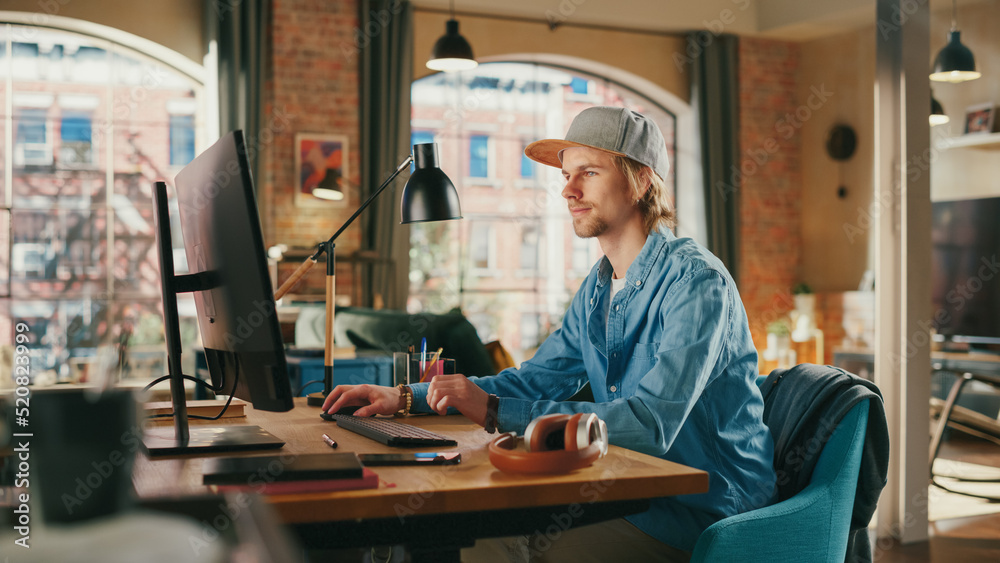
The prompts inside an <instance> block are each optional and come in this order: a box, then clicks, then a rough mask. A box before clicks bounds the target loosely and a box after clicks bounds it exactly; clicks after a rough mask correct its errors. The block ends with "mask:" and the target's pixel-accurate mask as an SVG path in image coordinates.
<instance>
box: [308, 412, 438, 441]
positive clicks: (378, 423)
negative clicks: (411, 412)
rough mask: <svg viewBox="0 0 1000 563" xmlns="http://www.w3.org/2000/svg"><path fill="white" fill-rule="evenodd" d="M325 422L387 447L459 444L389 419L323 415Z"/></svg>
mask: <svg viewBox="0 0 1000 563" xmlns="http://www.w3.org/2000/svg"><path fill="white" fill-rule="evenodd" d="M321 416H322V417H323V419H324V420H334V421H336V422H337V426H340V427H341V428H343V429H344V430H350V431H351V432H354V433H356V434H361V435H362V436H365V437H366V438H371V439H372V440H375V441H376V442H381V443H383V444H385V445H387V446H397V447H398V446H457V445H458V442H456V441H455V440H452V439H451V438H448V437H447V436H442V435H440V434H435V433H433V432H429V431H427V430H424V429H423V428H418V427H416V426H412V425H410V424H403V423H400V422H396V421H395V420H392V419H389V418H369V417H362V416H353V415H349V414H323V415H321Z"/></svg>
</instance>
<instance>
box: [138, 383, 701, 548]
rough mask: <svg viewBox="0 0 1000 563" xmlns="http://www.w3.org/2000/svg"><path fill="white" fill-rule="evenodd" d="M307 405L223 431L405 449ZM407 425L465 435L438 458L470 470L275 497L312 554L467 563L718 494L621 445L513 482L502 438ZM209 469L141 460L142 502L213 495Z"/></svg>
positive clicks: (312, 449) (475, 430) (409, 474)
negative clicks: (497, 441) (395, 554)
mask: <svg viewBox="0 0 1000 563" xmlns="http://www.w3.org/2000/svg"><path fill="white" fill-rule="evenodd" d="M295 401H296V408H295V409H294V410H292V411H290V412H287V413H268V412H263V411H254V410H253V409H249V408H248V409H247V413H248V414H247V418H246V420H241V419H226V420H223V421H214V423H222V424H246V423H252V424H259V425H260V426H262V427H263V428H265V429H266V430H268V431H269V432H271V433H272V434H274V435H276V436H278V437H280V438H282V439H283V440H285V441H286V445H285V447H284V448H282V449H281V450H272V451H271V452H261V454H259V455H264V454H269V455H275V454H281V455H289V456H294V455H298V454H306V453H326V452H329V451H330V449H329V448H328V447H327V446H326V445H325V444H324V443H323V441H322V440H321V438H320V436H321V435H322V434H323V433H327V434H329V435H330V436H331V437H332V438H334V439H335V440H336V441H337V442H338V443H339V444H340V447H339V448H338V449H337V451H340V452H345V451H354V452H357V453H366V452H391V451H397V452H398V451H400V449H399V448H389V447H387V446H383V445H382V444H379V443H377V442H375V441H373V440H370V439H368V438H365V437H363V436H360V435H357V434H354V433H353V432H349V431H346V430H342V429H341V428H339V427H338V426H337V425H336V424H335V423H332V422H325V421H323V420H321V419H320V418H319V410H318V409H317V408H313V407H307V406H305V399H302V398H296V399H295ZM200 422H201V421H192V424H197V423H200ZM406 422H408V423H411V424H414V425H417V426H421V427H424V428H427V429H428V430H431V431H433V432H438V433H440V434H444V435H447V436H450V437H452V438H454V439H455V440H456V441H458V444H459V445H458V446H455V447H450V448H430V449H434V450H441V451H445V450H452V451H453V450H458V451H460V452H462V463H461V464H459V465H455V466H434V467H377V468H374V470H375V472H376V473H377V474H378V476H379V479H380V484H379V487H378V488H377V489H367V490H356V491H338V492H329V493H311V494H294V495H272V496H269V497H268V501H269V502H270V504H271V505H272V506H273V507H274V508H275V510H276V511H277V513H278V514H279V516H280V518H281V519H282V520H284V521H285V522H286V523H288V524H291V525H292V529H293V531H294V532H295V533H296V534H297V535H298V537H299V538H300V539H301V540H302V541H303V542H304V543H306V544H307V545H309V546H310V547H331V548H332V547H362V546H367V545H388V544H396V543H405V544H407V545H408V546H409V547H410V548H411V551H412V553H413V554H414V556H416V557H418V558H419V555H420V554H421V553H427V552H436V553H435V554H434V556H435V557H440V556H441V551H442V550H444V551H445V552H447V553H449V554H451V555H450V557H454V558H456V559H457V555H458V549H460V548H462V547H466V546H471V545H472V543H474V541H475V539H476V538H483V537H497V536H505V535H512V534H519V533H520V534H526V533H531V532H533V531H535V530H545V529H546V528H547V527H549V526H551V525H553V524H555V525H558V526H561V527H562V528H563V529H565V528H567V527H570V526H578V525H584V524H590V523H594V522H600V521H602V520H607V519H610V518H617V517H620V516H625V515H628V514H632V513H636V512H641V511H643V510H646V509H647V508H648V506H649V499H651V498H655V497H661V496H670V495H679V494H692V493H702V492H705V491H707V490H708V474H707V473H705V472H704V471H700V470H696V469H692V468H689V467H685V466H682V465H678V464H675V463H671V462H669V461H664V460H662V459H659V458H655V457H652V456H648V455H644V454H640V453H637V452H633V451H631V450H626V449H622V448H618V447H615V446H612V447H611V448H610V451H609V453H608V456H607V457H605V458H603V459H600V460H598V461H597V462H596V463H595V464H594V465H593V466H591V467H588V468H585V469H582V470H579V471H575V472H573V473H571V474H569V475H555V476H518V475H509V474H505V473H502V472H500V471H499V470H497V469H496V468H494V467H493V465H492V464H491V463H490V461H489V456H488V452H487V449H486V446H487V444H488V443H489V441H490V439H491V438H492V437H493V436H494V435H490V434H487V433H486V432H484V431H483V429H482V428H480V427H478V426H476V425H474V424H472V423H470V422H469V421H468V420H467V419H465V418H464V417H462V416H447V417H441V416H436V415H430V416H413V417H409V418H408V419H406ZM426 450H427V449H425V451H426ZM253 455H258V454H253ZM204 461H205V458H196V457H175V458H157V459H155V460H150V459H147V458H145V457H143V456H140V457H139V459H138V460H137V462H136V470H135V477H134V481H135V486H136V490H137V492H138V494H139V496H140V497H142V498H155V497H160V496H174V495H178V494H181V495H195V494H204V493H205V492H206V491H207V490H208V488H207V487H205V486H204V485H202V484H201V476H202V467H203V464H204Z"/></svg>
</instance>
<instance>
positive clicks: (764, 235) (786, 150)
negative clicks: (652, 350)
mask: <svg viewBox="0 0 1000 563" xmlns="http://www.w3.org/2000/svg"><path fill="white" fill-rule="evenodd" d="M798 66H799V49H798V46H797V45H796V44H795V43H789V42H783V41H773V40H766V39H756V38H750V37H742V38H740V47H739V80H740V90H739V95H740V148H741V151H740V152H741V160H740V164H739V165H740V174H741V176H742V178H741V179H742V191H741V202H740V221H741V226H740V240H741V243H740V246H741V249H740V262H741V265H740V293H741V296H742V297H743V304H744V306H745V307H746V310H747V315H748V316H749V319H750V331H751V333H752V334H753V339H754V344H755V345H756V346H757V349H758V350H762V349H763V348H764V346H765V340H766V329H767V325H768V323H770V322H772V321H774V320H776V319H778V318H782V317H785V316H786V315H787V313H788V311H789V310H791V309H792V307H793V305H794V303H793V300H792V297H791V294H790V291H791V288H792V287H793V286H794V285H795V284H796V283H797V282H798V281H799V280H800V272H801V263H802V256H801V255H802V236H801V228H800V227H801V213H802V210H801V189H802V176H801V166H800V162H801V146H800V144H801V143H800V135H799V130H798V128H799V127H800V126H801V123H800V121H799V120H798V119H796V117H795V113H796V109H797V108H798V107H799V105H800V104H799V102H798V101H797V99H796V80H795V75H796V71H797V70H798Z"/></svg>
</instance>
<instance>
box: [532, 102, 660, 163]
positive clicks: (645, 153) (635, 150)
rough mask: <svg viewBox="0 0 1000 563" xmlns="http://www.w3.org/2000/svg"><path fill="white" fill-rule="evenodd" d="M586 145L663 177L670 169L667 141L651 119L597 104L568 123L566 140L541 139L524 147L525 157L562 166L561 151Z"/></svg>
mask: <svg viewBox="0 0 1000 563" xmlns="http://www.w3.org/2000/svg"><path fill="white" fill-rule="evenodd" d="M570 147H590V148H592V149H599V150H602V151H605V152H609V153H611V154H616V155H620V156H627V157H629V158H631V159H632V160H635V161H636V162H638V163H639V164H645V165H646V166H648V167H650V168H652V169H653V172H656V174H657V175H658V176H659V177H660V178H662V179H664V180H666V178H667V172H669V171H670V161H669V159H668V158H667V144H666V142H665V141H664V140H663V134H662V133H660V128H659V127H657V126H656V123H653V120H652V119H650V118H648V117H646V116H645V115H642V114H641V113H638V112H635V111H632V110H630V109H625V108H619V107H611V106H598V107H592V108H587V109H585V110H583V111H581V112H580V114H579V115H577V116H576V118H575V119H574V120H573V123H571V124H570V126H569V131H567V132H566V139H565V140H564V139H542V140H541V141H535V142H534V143H531V144H530V145H528V146H527V147H525V149H524V154H525V155H527V157H528V158H530V159H531V160H534V161H536V162H541V163H542V164H547V165H549V166H555V167H556V168H562V151H563V150H564V149H568V148H570Z"/></svg>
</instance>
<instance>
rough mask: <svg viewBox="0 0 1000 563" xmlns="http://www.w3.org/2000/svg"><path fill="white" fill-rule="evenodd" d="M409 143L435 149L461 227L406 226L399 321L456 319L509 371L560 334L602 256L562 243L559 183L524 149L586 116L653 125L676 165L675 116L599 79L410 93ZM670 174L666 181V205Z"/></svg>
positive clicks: (565, 229)
mask: <svg viewBox="0 0 1000 563" xmlns="http://www.w3.org/2000/svg"><path fill="white" fill-rule="evenodd" d="M411 99H412V118H411V129H412V137H413V139H412V141H413V142H414V143H419V142H430V141H434V142H437V143H438V145H439V149H440V154H441V167H442V169H443V170H444V171H445V172H446V173H447V174H448V175H449V177H451V179H452V180H453V181H454V182H455V184H456V187H457V188H458V190H459V197H460V198H461V201H462V214H463V216H464V220H462V221H454V222H442V223H425V224H418V225H414V226H413V227H412V229H411V245H410V298H409V302H408V309H409V310H410V311H411V312H416V311H419V310H424V311H430V312H443V311H446V310H448V309H450V308H453V307H460V308H461V309H462V311H463V312H464V313H465V314H466V316H467V317H468V318H469V320H470V321H471V322H472V323H473V324H474V325H475V326H476V329H477V330H478V331H479V335H480V337H481V338H482V339H483V340H484V341H486V340H493V339H498V340H500V341H501V342H503V344H504V346H505V347H507V348H508V349H510V350H511V352H512V353H513V354H514V356H515V358H516V359H518V360H520V359H522V358H523V357H525V356H527V355H528V354H530V350H531V349H533V348H535V347H537V346H538V344H539V343H540V342H541V341H542V340H544V338H545V337H546V336H547V335H548V333H550V332H551V331H552V330H554V329H555V328H556V327H558V325H559V324H560V323H561V320H562V315H563V313H564V312H565V310H566V307H567V306H568V303H569V300H570V299H571V298H572V296H573V294H574V293H575V291H576V289H577V288H578V287H579V285H580V283H582V281H583V279H584V278H585V277H586V276H587V274H588V273H589V271H590V269H591V267H592V266H593V265H594V263H595V262H596V260H597V259H598V258H599V257H600V256H601V252H600V248H599V247H598V245H597V241H596V239H579V238H577V237H576V236H575V235H574V233H573V228H572V223H571V221H570V217H569V214H568V213H567V211H566V202H565V201H564V200H563V198H562V196H561V195H560V193H561V191H562V189H563V186H564V184H565V182H564V181H563V179H562V176H561V174H560V171H559V170H557V169H555V168H552V167H548V166H543V165H540V164H537V163H535V162H534V161H532V160H530V159H528V158H527V157H525V156H524V147H525V146H526V145H527V144H528V143H530V142H532V141H535V140H538V139H543V138H562V137H563V136H564V135H565V132H566V129H567V128H568V127H569V124H570V122H571V121H572V120H573V118H574V117H575V116H576V115H577V114H578V113H580V112H581V111H582V110H584V109H586V108H588V107H592V106H596V105H612V106H623V107H628V108H631V109H634V110H636V111H639V112H641V113H644V114H646V115H649V116H650V117H652V118H653V119H654V120H655V121H656V122H657V124H658V125H659V127H660V129H661V131H662V132H663V135H664V137H665V140H666V144H667V150H668V152H669V154H670V159H671V163H672V164H673V163H674V162H675V161H676V159H675V158H674V156H675V154H676V139H677V124H678V120H677V116H676V115H675V113H674V112H672V111H670V110H668V108H666V107H664V105H662V104H660V103H657V102H656V101H654V100H652V99H650V98H649V97H647V96H644V95H643V94H641V93H640V92H637V91H636V90H634V89H632V88H630V87H628V86H626V85H624V84H622V83H620V82H616V81H613V80H611V79H609V78H608V77H606V76H605V77H601V76H596V75H594V74H589V73H587V72H584V71H581V70H578V69H575V68H569V67H567V66H557V65H553V64H541V63H539V62H487V63H483V64H480V65H479V66H478V67H477V68H476V69H474V70H471V71H467V72H462V73H456V74H443V73H442V74H434V75H431V76H427V77H425V78H422V79H420V80H417V81H415V82H414V83H413V87H412V89H411ZM676 170H677V167H676V166H675V165H672V167H671V177H669V178H666V181H667V186H668V189H669V190H670V193H671V195H672V196H673V194H674V186H675V185H676V183H677V176H676V174H677V172H676Z"/></svg>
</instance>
